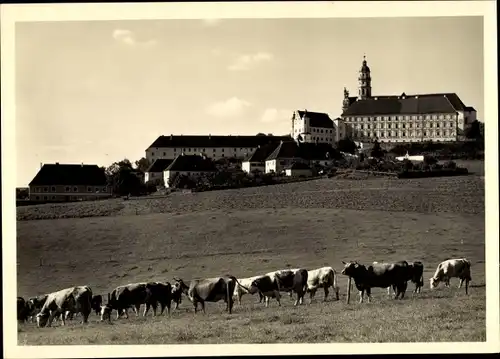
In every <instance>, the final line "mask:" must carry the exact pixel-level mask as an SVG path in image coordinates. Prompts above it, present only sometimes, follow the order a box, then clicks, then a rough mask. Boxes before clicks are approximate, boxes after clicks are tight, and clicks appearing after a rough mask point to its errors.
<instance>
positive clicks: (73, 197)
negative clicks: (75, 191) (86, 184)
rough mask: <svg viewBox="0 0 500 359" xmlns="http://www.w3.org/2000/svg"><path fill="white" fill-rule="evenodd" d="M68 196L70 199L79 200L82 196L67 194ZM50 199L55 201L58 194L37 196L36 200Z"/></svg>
mask: <svg viewBox="0 0 500 359" xmlns="http://www.w3.org/2000/svg"><path fill="white" fill-rule="evenodd" d="M67 197H68V198H69V200H70V201H77V200H79V199H81V198H82V197H79V196H67ZM49 199H50V200H52V201H55V200H56V196H35V200H37V201H48V200H49ZM59 199H61V197H60V196H59Z"/></svg>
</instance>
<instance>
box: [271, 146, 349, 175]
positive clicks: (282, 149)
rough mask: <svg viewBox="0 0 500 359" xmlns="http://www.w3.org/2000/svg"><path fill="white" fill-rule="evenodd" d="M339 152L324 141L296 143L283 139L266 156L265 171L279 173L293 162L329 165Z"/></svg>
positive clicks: (338, 156) (337, 156)
mask: <svg viewBox="0 0 500 359" xmlns="http://www.w3.org/2000/svg"><path fill="white" fill-rule="evenodd" d="M340 157H341V154H340V153H339V152H338V151H337V150H335V149H334V148H333V147H332V146H331V145H329V144H326V143H297V142H295V141H283V142H282V143H280V145H279V146H278V147H277V148H276V149H275V150H274V151H273V152H272V153H271V154H270V155H269V157H267V158H266V173H271V172H275V173H280V172H281V171H283V169H284V168H285V167H287V166H290V165H292V164H293V163H298V162H302V163H306V164H308V165H310V166H311V165H321V166H330V165H331V164H332V163H333V161H334V159H336V158H340Z"/></svg>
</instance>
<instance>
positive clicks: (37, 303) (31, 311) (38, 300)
mask: <svg viewBox="0 0 500 359" xmlns="http://www.w3.org/2000/svg"><path fill="white" fill-rule="evenodd" d="M47 296H48V294H42V295H39V296H36V297H31V298H29V299H28V300H27V301H26V307H27V310H28V319H29V321H30V322H31V323H33V320H34V319H35V316H36V315H37V314H38V313H40V310H42V307H43V305H44V304H45V301H46V300H47Z"/></svg>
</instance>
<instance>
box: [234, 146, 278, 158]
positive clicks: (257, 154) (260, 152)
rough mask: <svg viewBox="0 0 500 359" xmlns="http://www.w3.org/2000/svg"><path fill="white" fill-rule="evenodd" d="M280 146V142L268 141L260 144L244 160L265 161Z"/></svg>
mask: <svg viewBox="0 0 500 359" xmlns="http://www.w3.org/2000/svg"><path fill="white" fill-rule="evenodd" d="M278 146H279V143H268V144H265V145H263V146H259V147H257V148H256V149H255V151H253V152H252V153H251V154H249V155H248V156H247V157H246V158H245V159H244V160H243V161H244V162H264V161H265V160H266V158H267V157H269V155H270V154H271V153H273V151H274V150H275V149H276V148H277V147H278Z"/></svg>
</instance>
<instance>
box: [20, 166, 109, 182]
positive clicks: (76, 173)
mask: <svg viewBox="0 0 500 359" xmlns="http://www.w3.org/2000/svg"><path fill="white" fill-rule="evenodd" d="M106 184H107V180H106V175H105V173H104V169H102V168H99V166H97V165H76V164H59V163H55V164H45V165H43V166H42V168H41V169H40V171H38V173H37V174H36V176H35V177H34V178H33V180H32V181H31V182H30V183H29V185H30V186H44V185H45V186H57V185H74V186H80V185H85V186H106Z"/></svg>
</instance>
